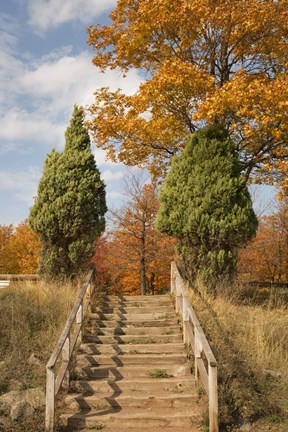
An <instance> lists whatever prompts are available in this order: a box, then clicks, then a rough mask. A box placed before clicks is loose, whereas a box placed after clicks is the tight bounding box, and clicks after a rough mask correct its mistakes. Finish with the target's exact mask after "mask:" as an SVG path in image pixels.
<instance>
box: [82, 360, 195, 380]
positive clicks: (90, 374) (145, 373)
mask: <svg viewBox="0 0 288 432" xmlns="http://www.w3.org/2000/svg"><path fill="white" fill-rule="evenodd" d="M143 360H144V361H145V359H143ZM158 370H160V371H163V372H165V373H166V374H167V378H169V377H179V376H181V377H183V376H189V375H191V368H190V367H189V366H188V365H187V364H186V365H165V369H164V366H163V368H157V367H155V365H146V364H144V365H127V366H119V367H118V366H86V367H81V366H76V367H75V372H76V374H77V375H78V376H79V377H81V378H87V379H95V380H101V379H109V380H110V381H111V380H114V381H119V380H122V379H124V378H128V379H132V378H135V379H137V378H149V377H153V376H154V374H156V371H158ZM155 379H156V378H155Z"/></svg>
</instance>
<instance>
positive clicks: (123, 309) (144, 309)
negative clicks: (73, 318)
mask: <svg viewBox="0 0 288 432" xmlns="http://www.w3.org/2000/svg"><path fill="white" fill-rule="evenodd" d="M92 312H102V313H118V312H120V313H123V314H128V313H129V314H137V315H138V314H142V313H144V314H147V313H154V312H162V313H163V314H164V313H165V312H174V311H173V307H172V305H171V304H170V305H163V306H161V305H160V306H158V305H147V306H144V305H141V306H138V307H135V306H120V305H108V304H107V305H101V306H100V307H98V308H95V309H94V308H92Z"/></svg>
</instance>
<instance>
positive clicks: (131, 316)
mask: <svg viewBox="0 0 288 432" xmlns="http://www.w3.org/2000/svg"><path fill="white" fill-rule="evenodd" d="M89 318H94V319H100V320H106V321H148V320H154V319H156V320H162V319H175V312H174V311H173V310H169V312H165V311H164V312H152V313H149V312H148V313H125V314H124V313H122V312H118V313H103V312H101V311H97V312H94V313H91V314H89Z"/></svg>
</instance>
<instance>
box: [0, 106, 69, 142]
mask: <svg viewBox="0 0 288 432" xmlns="http://www.w3.org/2000/svg"><path fill="white" fill-rule="evenodd" d="M64 127H65V125H62V124H56V123H54V122H53V120H52V119H49V118H48V117H46V116H45V115H44V114H43V113H41V112H37V111H35V112H32V113H28V112H27V111H25V110H24V109H19V108H11V109H10V110H8V111H7V112H6V113H4V114H3V115H2V117H1V118H0V139H1V140H2V144H1V147H0V151H1V149H2V150H3V149H5V148H6V149H7V145H5V141H8V142H10V141H14V143H15V142H16V141H19V142H20V141H21V142H23V141H29V142H30V143H32V142H43V143H46V144H51V145H52V146H53V145H54V146H58V147H59V144H60V143H62V142H63V140H64V138H63V129H64ZM2 146H3V147H2ZM14 148H15V147H14Z"/></svg>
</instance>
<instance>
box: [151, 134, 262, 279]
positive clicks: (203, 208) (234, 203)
mask: <svg viewBox="0 0 288 432" xmlns="http://www.w3.org/2000/svg"><path fill="white" fill-rule="evenodd" d="M234 148H235V146H234V145H233V143H232V142H231V141H230V140H228V139H227V134H226V132H225V131H224V130H222V129H221V128H218V127H216V126H208V127H206V128H204V129H202V130H200V131H199V132H197V133H195V134H194V135H192V137H191V139H190V140H189V141H188V143H187V146H186V148H185V150H184V151H183V153H182V154H181V155H180V156H177V157H175V158H174V160H173V163H172V166H171V169H170V171H169V173H168V175H167V177H166V179H165V181H164V183H163V186H162V188H161V190H160V194H159V200H160V210H159V213H158V217H157V226H158V228H159V230H160V231H162V232H166V233H167V234H169V235H173V236H175V237H177V239H178V249H179V252H180V256H181V257H182V260H183V262H184V263H185V265H186V269H187V270H188V269H189V274H190V275H191V274H193V275H194V276H196V274H201V275H202V276H203V277H204V279H205V281H206V283H207V282H208V283H211V284H214V283H215V281H217V280H218V279H219V278H223V277H224V276H227V275H228V276H232V275H233V273H234V270H235V265H236V258H237V248H238V247H239V246H240V245H243V244H244V243H246V242H247V241H248V240H250V239H251V237H253V236H254V235H255V232H256V229H257V224H258V222H257V218H256V216H255V213H254V211H253V208H252V202H251V198H250V195H249V192H248V189H247V186H246V181H245V177H244V176H243V175H241V166H240V163H239V161H238V159H237V156H236V153H235V149H234ZM191 270H192V271H191Z"/></svg>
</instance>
